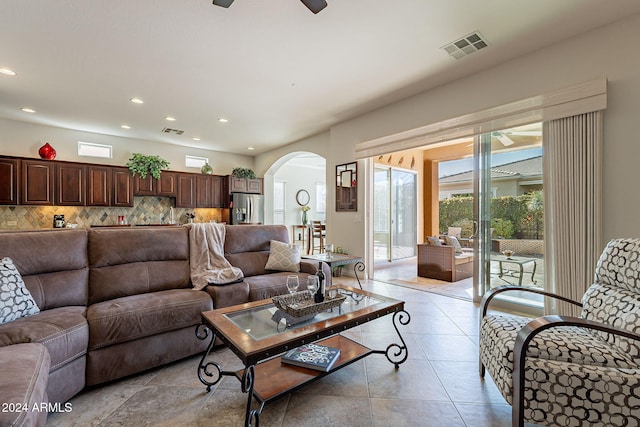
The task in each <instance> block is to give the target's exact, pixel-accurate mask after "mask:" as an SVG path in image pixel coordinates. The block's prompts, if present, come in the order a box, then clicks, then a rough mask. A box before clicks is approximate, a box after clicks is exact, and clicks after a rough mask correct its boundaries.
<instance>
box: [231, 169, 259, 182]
mask: <svg viewBox="0 0 640 427" xmlns="http://www.w3.org/2000/svg"><path fill="white" fill-rule="evenodd" d="M231 175H233V176H235V177H237V178H248V179H253V178H255V177H256V174H255V172H254V171H252V170H251V169H249V168H235V169H234V170H232V171H231Z"/></svg>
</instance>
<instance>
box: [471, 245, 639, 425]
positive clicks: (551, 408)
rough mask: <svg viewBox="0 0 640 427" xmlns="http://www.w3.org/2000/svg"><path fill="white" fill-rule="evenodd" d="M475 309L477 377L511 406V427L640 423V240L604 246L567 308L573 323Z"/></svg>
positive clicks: (560, 318) (485, 306) (558, 318)
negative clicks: (577, 311)
mask: <svg viewBox="0 0 640 427" xmlns="http://www.w3.org/2000/svg"><path fill="white" fill-rule="evenodd" d="M509 289H517V290H519V291H522V290H523V288H522V287H514V286H504V287H500V288H496V289H494V290H492V291H491V292H489V293H487V295H486V296H485V297H484V299H483V301H482V305H481V316H482V319H481V326H480V375H481V376H484V373H485V368H486V370H487V371H489V374H490V375H491V377H492V378H493V380H494V381H495V383H496V385H497V386H498V388H499V389H500V392H501V393H502V395H503V396H504V398H505V399H506V400H507V402H509V403H510V404H511V405H512V407H513V426H522V425H523V424H524V421H527V422H532V423H536V424H541V425H553V426H579V425H598V426H623V425H624V426H631V425H633V426H638V425H640V239H616V240H612V241H611V242H609V243H608V245H607V246H606V248H605V249H604V251H603V253H602V255H601V256H600V260H599V261H598V265H597V267H596V272H595V279H594V283H593V284H592V285H591V286H590V287H589V289H588V290H587V292H586V293H585V294H584V297H583V298H582V303H578V302H573V301H570V300H568V299H566V298H563V297H559V296H556V295H553V294H550V293H547V292H544V291H542V290H538V289H529V288H524V289H528V291H531V292H535V293H538V294H542V295H546V296H549V297H554V298H558V299H560V300H562V301H566V302H572V303H573V304H576V305H578V306H581V307H582V312H581V315H580V317H578V318H576V317H566V316H544V317H540V318H537V319H529V318H525V317H518V316H509V315H497V314H489V315H488V314H487V310H488V305H489V303H490V302H491V300H492V299H493V298H494V297H495V296H496V295H498V294H499V293H502V292H505V291H507V290H509Z"/></svg>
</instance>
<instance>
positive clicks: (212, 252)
mask: <svg viewBox="0 0 640 427" xmlns="http://www.w3.org/2000/svg"><path fill="white" fill-rule="evenodd" d="M187 227H189V259H190V261H189V266H190V268H191V282H192V283H193V288H194V289H198V290H202V289H204V288H205V287H206V286H207V285H209V284H214V285H224V284H226V283H233V282H236V281H238V280H241V279H242V278H243V277H244V275H243V274H242V270H240V269H239V268H237V267H233V266H232V265H231V264H230V263H229V261H227V259H226V258H225V257H224V237H225V228H224V224H216V223H203V224H187Z"/></svg>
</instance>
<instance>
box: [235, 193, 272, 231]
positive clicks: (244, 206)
mask: <svg viewBox="0 0 640 427" xmlns="http://www.w3.org/2000/svg"><path fill="white" fill-rule="evenodd" d="M231 201H232V202H233V204H232V206H233V207H232V208H231V214H230V215H229V217H230V220H231V224H263V223H264V196H263V195H261V194H245V193H231Z"/></svg>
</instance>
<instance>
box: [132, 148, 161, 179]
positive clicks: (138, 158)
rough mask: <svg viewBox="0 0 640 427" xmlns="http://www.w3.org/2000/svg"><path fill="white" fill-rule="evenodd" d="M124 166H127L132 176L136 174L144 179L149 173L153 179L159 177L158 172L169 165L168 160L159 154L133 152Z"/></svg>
mask: <svg viewBox="0 0 640 427" xmlns="http://www.w3.org/2000/svg"><path fill="white" fill-rule="evenodd" d="M125 166H127V167H128V168H129V170H130V171H131V174H132V175H133V176H136V174H138V175H140V177H141V178H143V179H144V178H146V177H147V174H148V173H150V174H151V176H152V177H154V178H155V179H160V172H161V171H162V170H163V169H167V168H168V167H169V162H168V161H166V160H165V159H163V158H162V157H160V156H145V155H144V154H140V153H133V156H131V158H130V159H129V161H128V162H127V164H126V165H125Z"/></svg>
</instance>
